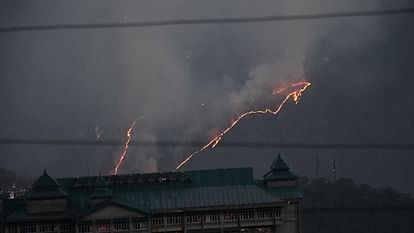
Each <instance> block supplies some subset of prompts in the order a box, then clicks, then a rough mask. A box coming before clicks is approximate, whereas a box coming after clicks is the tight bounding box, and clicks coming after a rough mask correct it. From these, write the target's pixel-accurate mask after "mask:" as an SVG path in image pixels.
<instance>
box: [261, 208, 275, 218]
mask: <svg viewBox="0 0 414 233" xmlns="http://www.w3.org/2000/svg"><path fill="white" fill-rule="evenodd" d="M257 218H258V219H272V218H273V211H272V210H258V211H257Z"/></svg>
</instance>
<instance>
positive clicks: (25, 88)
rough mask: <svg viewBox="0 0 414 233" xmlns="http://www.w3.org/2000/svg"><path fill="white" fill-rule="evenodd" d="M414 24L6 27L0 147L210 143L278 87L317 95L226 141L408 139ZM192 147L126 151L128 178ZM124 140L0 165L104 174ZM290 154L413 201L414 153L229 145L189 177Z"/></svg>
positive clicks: (115, 15) (26, 7) (46, 11)
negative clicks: (303, 85) (303, 86)
mask: <svg viewBox="0 0 414 233" xmlns="http://www.w3.org/2000/svg"><path fill="white" fill-rule="evenodd" d="M399 7H412V4H411V5H410V1H395V2H394V1H393V2H392V4H391V3H390V2H389V1H385V0H384V1H374V0H371V1H363V2H362V3H361V1H356V0H355V1H339V0H338V1H322V0H319V1H317V0H312V1H305V0H302V1H291V0H290V1H230V0H228V1H222V0H220V1H218V0H217V1H177V0H172V1H156V2H155V1H88V2H85V1H43V2H42V4H40V3H39V2H37V1H2V2H1V3H0V26H1V27H5V26H18V25H43V24H59V23H103V22H131V21H132V22H136V21H143V20H145V21H150V20H167V19H184V18H185V19H194V18H210V17H245V16H246V17H248V16H251V17H253V16H267V15H284V14H285V15H288V14H301V13H323V12H327V13H331V12H343V11H359V10H361V11H362V10H375V9H393V8H399ZM412 22H414V15H394V16H374V17H358V18H341V19H323V20H310V21H282V22H267V23H248V24H231V25H225V24H220V25H185V26H183V25H181V26H169V27H152V28H128V29H127V28H123V29H93V30H89V29H88V30H85V29H74V30H55V31H31V32H6V33H4V32H3V33H0V64H1V66H0V67H1V69H0V78H1V85H0V109H1V114H0V129H1V130H0V138H7V139H8V138H23V139H76V140H81V139H85V140H93V139H96V135H97V133H101V134H102V140H103V139H111V140H112V139H114V140H118V139H119V140H124V139H125V131H126V129H127V128H128V127H129V125H130V124H131V123H132V121H133V120H134V119H135V118H137V117H138V116H144V118H143V119H140V120H139V121H138V122H137V124H136V126H135V128H134V131H133V140H145V141H162V140H168V141H192V140H195V141H206V142H207V141H208V140H209V139H210V138H211V136H212V134H213V133H214V132H217V130H219V129H221V128H223V127H225V126H226V124H227V123H228V122H229V120H230V119H231V118H232V117H234V116H236V115H238V114H239V113H240V112H243V111H247V110H250V109H256V108H258V107H265V106H274V105H275V103H278V102H279V101H280V99H277V98H274V97H273V98H272V96H270V94H271V91H272V88H273V87H275V86H277V85H283V84H285V83H287V82H291V81H296V80H301V79H306V80H309V81H311V82H312V84H313V85H312V87H311V88H310V89H309V90H308V91H307V92H306V93H305V94H304V95H303V97H302V100H301V102H300V103H299V104H298V105H294V104H292V103H289V104H288V105H287V106H286V108H285V109H284V111H283V112H281V114H280V115H278V116H276V117H274V116H255V117H253V118H248V119H245V120H243V121H242V122H240V124H239V125H238V126H237V127H236V128H234V129H233V131H231V132H230V133H229V134H228V135H226V137H225V138H224V139H223V140H224V141H227V142H232V141H236V142H276V143H278V142H305V143H312V142H316V143H414V139H413V131H414V124H413V122H412V119H414V108H413V107H412V102H413V100H414V90H413V86H414V79H413V78H414V77H413V76H414V66H413V61H414V46H413V42H412V38H414V27H412ZM196 149H197V148H188V147H183V148H149V147H145V148H140V147H131V148H130V150H129V152H128V157H127V159H126V161H125V164H124V165H123V166H122V168H121V172H123V173H129V172H147V171H156V170H157V171H162V170H171V169H173V168H174V167H175V166H176V165H177V164H178V162H179V161H180V160H182V159H183V158H184V157H185V155H187V154H189V153H191V152H192V151H194V150H196ZM121 150H122V148H121V147H120V146H106V147H85V146H78V147H76V146H44V145H37V146H32V145H30V146H29V145H26V146H22V145H0V164H1V166H2V167H5V168H7V169H10V170H14V171H16V172H18V173H21V174H28V175H32V176H37V175H38V174H40V173H41V171H42V169H43V168H44V167H46V168H48V170H50V172H51V173H52V174H53V175H55V176H59V177H61V176H80V175H86V174H87V171H88V168H89V173H90V174H97V173H98V172H100V171H101V172H103V173H108V172H109V171H110V170H111V169H112V168H113V166H114V162H115V160H116V158H117V156H118V154H119V153H120V151H121ZM278 153H281V154H282V156H283V157H284V158H285V160H286V161H287V162H288V163H289V164H290V166H291V167H292V170H293V171H294V172H295V173H297V174H299V175H306V176H309V177H314V176H315V173H316V172H315V170H316V169H315V157H316V155H318V156H319V159H320V175H322V176H328V177H330V175H329V173H330V164H331V160H332V158H333V157H336V158H337V163H338V165H337V167H338V173H337V176H339V177H341V176H343V177H351V178H353V179H355V180H356V182H357V183H367V184H370V185H374V186H376V187H388V186H390V187H394V188H397V189H399V190H401V191H404V192H411V193H414V181H413V180H412V179H411V177H412V176H413V175H414V170H413V169H412V168H413V167H414V156H413V155H414V152H413V151H409V150H407V151H396V150H342V149H330V150H303V149H283V150H280V149H276V148H273V149H269V148H267V149H266V148H220V146H218V147H217V148H215V149H214V150H208V151H205V152H204V153H202V154H199V156H197V157H195V158H194V159H193V160H192V161H191V162H190V163H189V164H188V166H186V167H185V169H201V168H203V169H204V168H208V169H210V168H218V167H220V168H223V167H239V166H249V167H253V168H254V169H255V174H256V175H257V177H260V176H261V175H262V174H264V173H265V172H266V171H267V169H268V167H269V166H270V164H271V162H272V161H273V160H274V159H275V158H276V156H277V154H278Z"/></svg>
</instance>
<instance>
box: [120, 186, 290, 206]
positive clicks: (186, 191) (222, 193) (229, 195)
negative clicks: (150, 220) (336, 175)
mask: <svg viewBox="0 0 414 233" xmlns="http://www.w3.org/2000/svg"><path fill="white" fill-rule="evenodd" d="M115 196H116V198H117V199H118V200H124V201H125V202H127V203H134V204H136V205H140V206H143V207H145V208H148V209H152V210H163V209H177V208H203V207H212V206H235V205H248V204H262V203H280V202H282V201H281V200H280V199H279V198H277V197H275V196H273V195H271V194H269V193H267V192H265V191H264V190H262V189H260V188H259V187H257V186H255V185H252V184H251V185H229V186H207V187H196V188H183V189H165V190H136V191H129V192H128V191H119V192H118V193H115Z"/></svg>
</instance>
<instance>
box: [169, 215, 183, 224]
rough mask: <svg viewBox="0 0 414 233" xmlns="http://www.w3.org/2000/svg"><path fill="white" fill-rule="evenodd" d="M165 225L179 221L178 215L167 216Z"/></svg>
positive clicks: (178, 222)
mask: <svg viewBox="0 0 414 233" xmlns="http://www.w3.org/2000/svg"><path fill="white" fill-rule="evenodd" d="M166 221H167V225H177V224H180V223H181V217H180V216H173V217H167V220H166Z"/></svg>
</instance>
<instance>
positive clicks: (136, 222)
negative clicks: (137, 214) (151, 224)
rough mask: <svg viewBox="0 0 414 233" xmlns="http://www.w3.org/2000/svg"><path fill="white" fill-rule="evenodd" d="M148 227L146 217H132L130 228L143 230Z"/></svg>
mask: <svg viewBox="0 0 414 233" xmlns="http://www.w3.org/2000/svg"><path fill="white" fill-rule="evenodd" d="M147 228H148V220H147V219H141V218H135V219H132V230H133V231H137V230H145V229H147Z"/></svg>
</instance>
